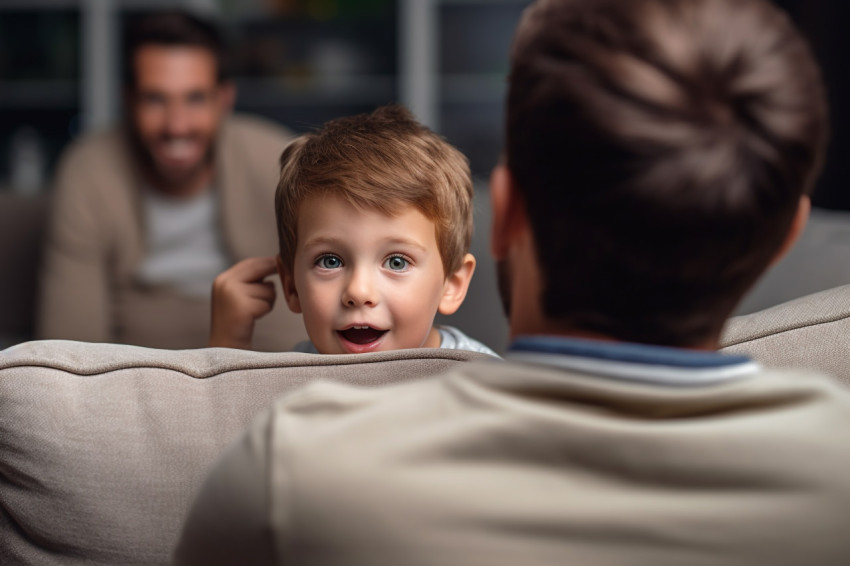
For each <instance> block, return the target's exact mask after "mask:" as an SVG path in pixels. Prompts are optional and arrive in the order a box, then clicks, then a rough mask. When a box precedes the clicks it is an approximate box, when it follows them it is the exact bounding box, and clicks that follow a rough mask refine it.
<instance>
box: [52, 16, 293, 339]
mask: <svg viewBox="0 0 850 566" xmlns="http://www.w3.org/2000/svg"><path fill="white" fill-rule="evenodd" d="M123 63H124V87H125V120H124V124H122V125H120V126H116V127H114V128H112V129H109V130H107V131H101V132H96V133H93V134H89V135H87V136H84V137H83V138H81V139H79V140H77V141H76V142H75V143H74V144H73V145H72V146H71V147H70V148H69V149H68V150H67V151H66V152H65V154H64V155H63V156H62V158H61V160H60V164H59V167H58V172H57V176H56V180H55V187H54V194H53V199H54V205H53V211H52V217H51V223H50V229H49V234H48V239H47V247H46V250H45V260H44V265H43V270H42V275H41V290H40V302H39V316H38V321H37V334H38V337H39V338H60V339H74V340H82V341H92V342H119V343H128V344H137V345H142V346H149V347H160V348H195V347H202V346H204V345H206V342H207V337H208V333H209V294H210V287H211V284H212V281H213V279H214V277H215V276H216V275H217V274H218V273H219V272H221V271H223V270H224V269H226V268H227V267H229V266H230V265H231V264H232V263H234V262H235V261H238V260H241V259H244V258H246V257H250V256H257V255H270V254H273V253H274V252H275V250H274V242H275V241H276V238H275V223H274V215H273V214H269V213H268V212H269V210H271V203H272V202H273V199H274V189H275V187H276V185H277V174H278V166H277V159H278V157H279V155H280V153H281V151H282V150H283V148H284V147H285V146H286V144H287V143H288V141H289V140H290V138H291V136H290V134H289V133H288V132H287V131H285V130H284V129H282V128H281V127H279V126H276V125H274V124H271V123H268V122H264V121H260V120H259V119H256V118H247V117H239V116H233V115H231V110H232V107H233V103H234V99H235V95H236V93H235V86H234V85H233V84H232V83H231V82H230V81H228V80H227V74H226V65H225V54H224V45H223V40H222V37H221V35H220V33H219V31H218V30H217V29H216V28H215V27H214V26H212V25H211V24H210V23H208V22H205V21H203V20H201V19H199V18H197V17H195V16H192V15H189V14H185V13H180V12H168V13H161V14H154V15H150V16H147V17H145V18H144V19H141V20H138V21H136V22H135V24H134V25H132V26H131V27H130V29H129V30H128V33H127V35H126V36H125V48H124V62H123ZM284 311H286V309H277V310H276V311H275V312H274V314H273V315H272V316H271V317H269V318H276V321H271V320H267V321H261V322H260V324H258V327H257V334H255V337H256V338H255V346H256V347H257V348H259V349H266V350H283V349H288V348H290V347H291V346H292V345H293V344H294V343H295V342H297V341H298V340H300V339H303V338H304V337H305V334H304V331H303V328H302V325H301V322H300V320H298V318H297V317H294V316H292V315H290V314H289V313H286V312H284ZM283 318H287V319H289V320H282V319H283Z"/></svg>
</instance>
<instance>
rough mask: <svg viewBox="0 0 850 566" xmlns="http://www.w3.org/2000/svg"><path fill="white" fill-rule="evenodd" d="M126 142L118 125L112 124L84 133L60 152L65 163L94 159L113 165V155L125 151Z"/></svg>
mask: <svg viewBox="0 0 850 566" xmlns="http://www.w3.org/2000/svg"><path fill="white" fill-rule="evenodd" d="M126 147H127V142H126V137H125V136H124V133H123V130H122V128H121V127H120V126H118V125H114V126H110V127H108V128H102V129H98V130H94V131H91V132H87V133H84V134H82V135H80V136H78V137H77V138H75V139H74V140H73V141H72V142H71V143H70V144H69V145H68V147H67V148H66V149H65V151H64V152H63V154H62V161H63V163H65V164H69V163H72V164H76V163H78V162H80V161H85V162H89V161H95V162H100V163H103V164H104V165H110V164H112V165H114V164H115V163H116V161H115V157H116V156H118V155H123V154H124V153H125V152H126Z"/></svg>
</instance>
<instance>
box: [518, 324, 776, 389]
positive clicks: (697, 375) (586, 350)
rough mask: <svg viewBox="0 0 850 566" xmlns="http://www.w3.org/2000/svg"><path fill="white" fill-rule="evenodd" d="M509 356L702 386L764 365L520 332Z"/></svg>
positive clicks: (622, 377) (627, 377) (596, 372)
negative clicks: (525, 334)
mask: <svg viewBox="0 0 850 566" xmlns="http://www.w3.org/2000/svg"><path fill="white" fill-rule="evenodd" d="M506 357H507V358H508V359H509V360H515V361H520V362H527V363H534V364H542V365H549V366H554V367H557V368H560V369H567V370H572V371H577V372H581V373H588V374H593V375H598V376H602V377H609V378H613V379H619V380H627V381H637V382H642V383H651V384H656V385H670V386H703V385H710V384H715V383H722V382H726V381H731V380H737V379H743V378H745V377H750V376H752V375H755V374H756V373H758V372H759V371H760V370H761V366H760V365H759V364H758V363H756V362H754V361H752V360H751V359H750V358H748V357H746V356H731V355H727V354H720V353H718V352H706V351H697V350H686V349H681V348H671V347H667V346H654V345H647V344H634V343H628V342H604V341H597V340H584V339H578V338H565V337H560V336H521V337H519V338H517V339H516V340H515V341H514V342H513V343H512V344H511V346H510V348H509V350H508V353H507V356H506Z"/></svg>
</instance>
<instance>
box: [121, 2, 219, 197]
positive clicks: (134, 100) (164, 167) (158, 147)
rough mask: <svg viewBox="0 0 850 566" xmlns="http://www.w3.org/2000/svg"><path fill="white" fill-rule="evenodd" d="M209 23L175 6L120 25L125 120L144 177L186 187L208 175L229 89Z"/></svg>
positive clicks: (159, 184)
mask: <svg viewBox="0 0 850 566" xmlns="http://www.w3.org/2000/svg"><path fill="white" fill-rule="evenodd" d="M223 50H224V45H223V41H222V37H221V35H220V34H219V32H218V31H217V30H216V28H215V27H213V26H212V25H211V24H209V23H207V22H205V21H203V20H200V19H198V18H197V17H194V16H191V15H189V14H185V13H182V12H167V13H159V14H154V15H150V16H146V17H144V18H143V19H140V20H137V21H135V22H134V23H133V24H132V25H131V26H130V28H129V29H128V31H127V34H126V36H125V44H124V87H125V92H126V100H127V118H128V125H129V129H130V132H131V135H132V140H133V142H134V146H135V148H136V150H137V153H138V155H139V158H140V161H141V164H142V166H143V169H144V172H145V173H146V176H147V177H148V181H149V182H150V183H151V184H152V185H154V187H156V188H158V189H160V190H163V191H166V192H169V193H172V194H175V195H189V194H192V193H194V192H196V191H198V190H200V189H202V188H203V187H204V186H205V185H206V184H207V183H209V181H210V178H211V172H212V156H213V145H214V142H215V137H216V134H217V132H218V128H219V124H220V122H221V119H222V117H223V116H224V115H225V114H226V113H227V112H228V111H229V110H230V109H231V107H232V105H233V100H234V96H235V90H234V87H233V85H232V84H231V83H229V82H227V81H226V79H225V77H226V73H225V65H224V54H223Z"/></svg>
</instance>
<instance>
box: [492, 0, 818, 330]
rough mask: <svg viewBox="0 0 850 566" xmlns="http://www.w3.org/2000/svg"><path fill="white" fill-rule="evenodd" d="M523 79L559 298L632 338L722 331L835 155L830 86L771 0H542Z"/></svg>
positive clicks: (520, 100) (523, 176)
mask: <svg viewBox="0 0 850 566" xmlns="http://www.w3.org/2000/svg"><path fill="white" fill-rule="evenodd" d="M509 84H510V88H509V94H508V108H507V166H508V169H509V170H510V172H511V175H512V177H513V179H514V181H515V183H516V186H517V187H518V190H519V191H520V194H521V195H522V198H523V200H524V203H525V206H526V209H527V212H528V215H529V218H530V223H531V226H532V229H533V230H534V239H535V245H536V251H537V255H538V260H539V265H540V268H541V271H542V275H543V282H544V289H543V291H542V297H541V307H542V309H543V312H545V313H547V316H549V317H551V319H552V320H553V321H559V323H561V324H563V325H566V326H569V327H573V328H581V329H584V330H589V331H594V332H597V333H601V334H604V335H608V336H612V337H615V338H618V339H620V340H628V341H638V342H650V343H658V344H669V345H684V346H687V345H693V344H699V343H701V342H702V341H705V340H706V339H709V338H710V337H712V336H717V335H718V334H719V333H720V330H721V326H722V324H723V323H724V321H725V319H726V317H727V316H728V315H729V314H730V313H731V311H732V310H733V309H734V307H735V305H736V304H737V302H738V301H739V300H740V299H741V297H742V296H743V294H744V292H745V291H746V290H747V289H748V288H749V287H750V286H751V285H752V284H753V282H754V281H755V279H756V278H757V277H758V276H759V275H760V274H761V273H762V272H763V271H764V270H765V269H766V267H767V266H768V264H769V263H770V261H771V260H772V259H773V258H774V257H775V254H776V253H777V252H778V250H779V249H780V247H781V246H782V244H783V242H784V241H785V238H786V236H787V234H788V232H789V228H790V226H791V223H792V220H793V218H794V216H795V213H796V211H797V207H798V205H799V203H800V198H801V196H802V195H803V194H805V193H808V192H809V191H811V189H812V187H813V184H814V181H815V178H816V176H817V174H818V173H819V171H820V167H821V161H822V159H823V154H824V147H825V142H826V137H827V110H826V102H825V93H824V87H823V85H822V82H821V77H820V73H819V70H818V66H817V64H816V62H815V60H814V58H813V56H812V54H811V52H810V49H809V47H808V45H807V44H806V42H805V41H804V39H803V38H802V37H801V35H800V34H799V33H798V32H797V31H796V30H795V29H794V27H793V25H792V24H791V22H790V21H789V19H788V18H787V16H786V15H785V14H784V13H782V12H781V11H780V10H779V9H778V8H776V7H775V6H773V5H771V4H770V3H769V2H767V1H764V0H540V1H538V2H537V3H535V4H534V5H533V6H532V7H531V8H529V9H528V10H527V12H526V13H525V15H524V18H523V20H522V23H521V24H520V27H519V28H518V32H517V35H516V38H515V40H514V46H513V49H512V54H511V75H510V81H509Z"/></svg>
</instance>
